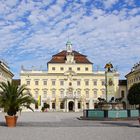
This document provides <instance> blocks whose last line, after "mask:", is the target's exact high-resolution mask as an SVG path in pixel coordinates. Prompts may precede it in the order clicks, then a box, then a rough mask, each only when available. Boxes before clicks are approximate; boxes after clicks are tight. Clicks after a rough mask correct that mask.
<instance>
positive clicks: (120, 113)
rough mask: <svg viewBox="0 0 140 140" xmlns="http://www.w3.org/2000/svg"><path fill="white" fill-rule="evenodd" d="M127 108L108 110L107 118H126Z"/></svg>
mask: <svg viewBox="0 0 140 140" xmlns="http://www.w3.org/2000/svg"><path fill="white" fill-rule="evenodd" d="M127 117H128V115H127V110H109V111H108V118H127Z"/></svg>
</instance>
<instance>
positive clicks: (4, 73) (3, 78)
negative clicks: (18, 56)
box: [0, 61, 14, 82]
mask: <svg viewBox="0 0 140 140" xmlns="http://www.w3.org/2000/svg"><path fill="white" fill-rule="evenodd" d="M13 76H14V75H13V74H12V73H11V71H10V69H9V67H8V66H7V65H6V64H5V63H4V62H3V61H0V82H7V81H11V80H12V77H13Z"/></svg>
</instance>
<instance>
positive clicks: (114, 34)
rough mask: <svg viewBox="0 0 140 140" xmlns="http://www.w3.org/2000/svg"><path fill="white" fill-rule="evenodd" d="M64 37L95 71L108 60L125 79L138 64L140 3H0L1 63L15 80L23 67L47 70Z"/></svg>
mask: <svg viewBox="0 0 140 140" xmlns="http://www.w3.org/2000/svg"><path fill="white" fill-rule="evenodd" d="M68 39H69V40H71V42H72V44H73V49H75V50H77V51H79V52H81V53H83V54H86V55H87V56H88V58H89V60H90V61H92V62H93V63H94V65H93V68H94V70H97V68H99V69H101V70H103V69H104V65H105V63H107V62H109V61H111V62H112V63H113V65H114V67H116V68H117V69H118V71H119V73H120V77H121V78H124V75H126V74H127V73H128V72H129V71H130V69H131V67H132V66H133V65H134V64H135V63H137V62H139V61H140V0H0V59H4V60H5V61H6V62H7V63H8V65H9V66H10V68H11V70H12V71H13V73H14V74H15V78H18V77H19V73H20V68H21V65H24V67H25V68H27V69H30V68H31V67H32V66H34V67H35V68H38V69H46V68H47V62H48V61H49V60H50V59H51V56H52V55H53V54H56V53H57V52H59V51H60V50H63V49H65V44H66V42H67V40H68Z"/></svg>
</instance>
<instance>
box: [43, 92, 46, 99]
mask: <svg viewBox="0 0 140 140" xmlns="http://www.w3.org/2000/svg"><path fill="white" fill-rule="evenodd" d="M43 97H44V98H47V91H46V90H44V92H43Z"/></svg>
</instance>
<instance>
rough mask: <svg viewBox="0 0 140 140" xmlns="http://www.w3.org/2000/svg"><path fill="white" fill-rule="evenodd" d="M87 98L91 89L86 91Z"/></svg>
mask: <svg viewBox="0 0 140 140" xmlns="http://www.w3.org/2000/svg"><path fill="white" fill-rule="evenodd" d="M86 98H89V91H88V90H87V91H86Z"/></svg>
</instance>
